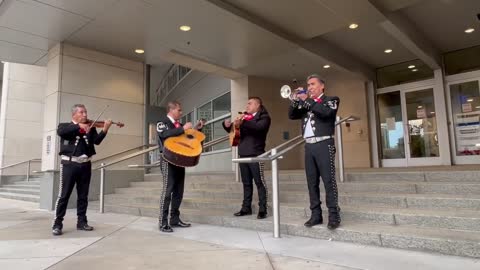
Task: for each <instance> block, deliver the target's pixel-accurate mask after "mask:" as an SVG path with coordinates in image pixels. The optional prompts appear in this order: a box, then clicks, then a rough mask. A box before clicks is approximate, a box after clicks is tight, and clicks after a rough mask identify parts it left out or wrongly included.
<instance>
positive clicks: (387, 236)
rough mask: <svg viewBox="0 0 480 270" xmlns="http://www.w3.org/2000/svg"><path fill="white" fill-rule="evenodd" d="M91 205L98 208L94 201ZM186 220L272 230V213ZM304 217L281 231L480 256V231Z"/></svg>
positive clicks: (216, 213) (200, 215) (202, 213)
mask: <svg viewBox="0 0 480 270" xmlns="http://www.w3.org/2000/svg"><path fill="white" fill-rule="evenodd" d="M91 205H92V208H98V203H96V202H93V203H92V204H91ZM105 210H106V211H107V212H116V213H124V214H133V215H141V216H150V217H158V208H157V207H151V206H150V207H149V206H145V205H128V206H126V205H110V204H106V205H105ZM182 217H183V219H184V220H187V221H191V222H197V223H205V224H212V225H220V226H227V227H238V228H245V229H255V230H262V231H272V230H273V224H272V217H269V218H267V219H265V220H257V219H256V218H255V216H246V217H239V218H238V217H233V216H232V212H229V211H224V210H218V209H217V210H195V209H182ZM304 222H305V218H283V219H282V220H281V232H282V233H284V234H289V235H296V236H304V237H312V238H319V239H331V240H334V241H345V242H353V243H358V244H366V245H376V246H383V247H390V248H401V249H409V250H412V249H413V250H420V251H429V252H437V253H442V254H447V255H456V256H466V257H474V258H480V233H479V232H471V231H467V232H464V231H454V230H449V229H440V228H438V229H435V230H432V229H431V228H416V227H410V226H392V225H380V224H371V223H367V224H365V223H359V222H352V221H348V220H344V221H343V222H342V226H341V227H340V228H339V229H337V230H335V231H330V230H327V229H326V227H325V225H321V226H315V227H313V228H306V227H304V226H303V223H304Z"/></svg>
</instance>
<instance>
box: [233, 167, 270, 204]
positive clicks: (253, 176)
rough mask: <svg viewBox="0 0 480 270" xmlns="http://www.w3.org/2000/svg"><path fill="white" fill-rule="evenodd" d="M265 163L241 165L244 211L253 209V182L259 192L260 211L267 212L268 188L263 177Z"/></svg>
mask: <svg viewBox="0 0 480 270" xmlns="http://www.w3.org/2000/svg"><path fill="white" fill-rule="evenodd" d="M263 171H264V164H263V163H240V174H241V176H242V184H243V203H242V210H244V211H250V210H251V209H252V196H253V181H252V180H254V181H255V185H256V186H257V190H258V206H259V210H260V211H264V212H266V211H267V200H268V188H267V185H266V183H265V178H264V176H263Z"/></svg>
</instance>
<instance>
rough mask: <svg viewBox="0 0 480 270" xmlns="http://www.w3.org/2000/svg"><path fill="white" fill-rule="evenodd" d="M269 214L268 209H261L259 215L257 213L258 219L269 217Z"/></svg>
mask: <svg viewBox="0 0 480 270" xmlns="http://www.w3.org/2000/svg"><path fill="white" fill-rule="evenodd" d="M267 216H268V214H267V212H266V211H261V212H258V215H257V219H264V218H267Z"/></svg>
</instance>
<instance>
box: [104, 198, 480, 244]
mask: <svg viewBox="0 0 480 270" xmlns="http://www.w3.org/2000/svg"><path fill="white" fill-rule="evenodd" d="M111 206H120V207H129V208H147V209H152V210H157V208H158V207H154V206H153V205H148V204H129V205H111ZM181 212H182V213H183V214H185V215H187V214H190V215H192V214H193V215H201V216H212V217H215V216H219V217H222V218H233V219H252V221H256V222H272V216H269V217H268V218H267V219H264V220H257V219H256V218H255V215H252V216H246V217H240V218H238V217H233V213H232V212H230V211H226V210H222V209H209V210H199V209H188V208H182V210H181ZM305 221H306V219H305V218H295V217H282V219H281V224H282V225H293V226H301V227H303V223H304V222H305ZM315 229H317V230H318V229H326V228H325V226H324V225H323V226H315V227H313V228H309V230H315ZM337 231H351V232H362V233H373V234H382V235H386V234H388V235H394V236H406V237H411V236H415V237H419V238H430V239H432V238H433V239H435V238H436V239H444V240H445V239H446V240H452V241H459V240H460V241H466V242H477V243H478V242H480V232H476V231H461V230H451V229H442V228H435V229H434V230H432V228H428V227H427V228H422V227H416V226H409V225H402V226H395V225H382V224H374V223H358V222H355V223H354V222H342V225H341V227H340V228H339V229H337Z"/></svg>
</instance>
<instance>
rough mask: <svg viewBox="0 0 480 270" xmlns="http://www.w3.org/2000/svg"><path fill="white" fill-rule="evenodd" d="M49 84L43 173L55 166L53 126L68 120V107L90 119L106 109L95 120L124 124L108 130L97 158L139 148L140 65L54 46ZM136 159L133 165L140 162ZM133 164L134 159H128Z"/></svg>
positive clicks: (141, 111)
mask: <svg viewBox="0 0 480 270" xmlns="http://www.w3.org/2000/svg"><path fill="white" fill-rule="evenodd" d="M48 59H49V61H48V65H47V68H48V83H47V90H46V95H45V125H44V129H43V131H44V134H43V153H42V156H43V164H42V169H43V170H48V169H57V168H58V160H57V159H58V157H57V154H58V147H59V146H58V141H59V138H58V136H57V135H56V128H57V126H58V123H60V122H68V121H70V120H71V111H70V108H71V107H72V105H74V104H76V103H83V104H85V105H86V107H87V110H88V114H89V118H91V119H95V118H96V117H97V116H98V115H99V113H100V112H101V111H102V110H103V109H104V108H105V106H106V105H109V108H108V109H107V110H106V112H105V113H104V114H103V115H102V117H101V118H100V120H103V119H107V118H111V119H112V120H114V121H120V122H123V123H125V127H123V128H118V127H116V126H112V128H111V129H110V131H109V134H108V136H107V138H106V139H105V140H104V141H103V143H102V144H101V145H100V146H99V147H97V153H98V154H97V155H96V157H95V158H96V159H99V158H102V157H105V156H108V155H111V154H113V153H117V152H120V151H122V150H126V149H129V148H132V147H135V146H139V145H142V144H143V135H144V134H143V133H144V118H145V117H144V90H143V88H144V86H143V64H142V63H139V62H133V61H130V60H126V59H122V58H119V57H115V56H111V55H108V54H104V53H100V52H96V51H91V50H87V49H82V48H78V47H74V46H71V45H68V44H58V45H57V46H55V47H54V48H52V49H51V50H50V51H49V57H48ZM142 161H143V159H142V158H139V159H138V160H137V161H135V162H134V163H137V162H142ZM132 162H133V161H132Z"/></svg>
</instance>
